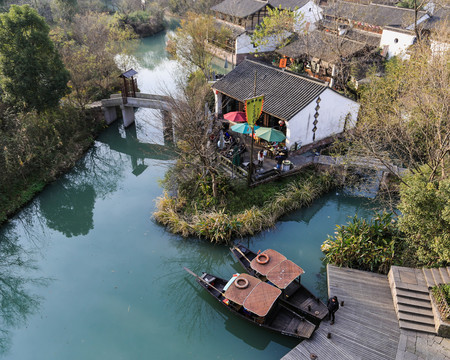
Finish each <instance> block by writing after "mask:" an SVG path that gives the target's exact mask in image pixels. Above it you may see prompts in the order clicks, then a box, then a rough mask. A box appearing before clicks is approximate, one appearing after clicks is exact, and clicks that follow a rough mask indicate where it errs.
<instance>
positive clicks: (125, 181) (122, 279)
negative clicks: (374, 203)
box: [0, 34, 370, 360]
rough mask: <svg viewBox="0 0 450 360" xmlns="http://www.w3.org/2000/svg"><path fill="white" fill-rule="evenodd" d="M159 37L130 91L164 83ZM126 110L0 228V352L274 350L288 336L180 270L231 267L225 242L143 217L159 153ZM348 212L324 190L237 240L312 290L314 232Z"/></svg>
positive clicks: (316, 250)
mask: <svg viewBox="0 0 450 360" xmlns="http://www.w3.org/2000/svg"><path fill="white" fill-rule="evenodd" d="M164 40H165V34H159V35H157V36H154V37H152V38H147V39H144V40H142V41H141V46H140V48H139V49H138V51H137V52H136V57H137V60H138V62H139V64H140V66H139V67H138V70H139V75H138V81H139V86H140V88H141V90H142V91H144V92H161V88H160V87H158V86H160V85H161V84H163V85H164V86H165V87H166V88H168V89H173V88H174V85H173V84H174V81H173V80H171V79H172V77H171V76H173V74H175V69H176V63H175V62H174V61H170V60H168V59H167V57H166V55H165V53H164ZM175 76H176V75H175ZM136 118H137V124H136V127H134V126H133V127H131V129H129V130H128V129H127V130H124V129H123V127H122V125H121V124H120V123H119V124H114V125H112V126H111V127H110V128H108V129H106V130H105V131H104V132H103V133H102V134H101V136H100V137H99V138H98V140H97V141H96V143H95V145H94V146H93V148H92V149H91V150H90V151H89V152H88V153H87V154H86V156H85V157H84V158H83V159H82V160H80V161H79V162H78V164H77V165H76V167H75V168H74V169H73V170H72V171H70V172H69V173H68V174H66V175H64V176H63V177H62V178H61V179H59V180H58V181H56V182H54V183H53V184H50V185H49V186H47V187H46V189H45V190H44V191H43V192H42V193H41V194H40V195H38V196H37V197H36V198H35V199H34V200H33V201H32V202H31V203H30V204H29V205H28V206H26V207H25V208H24V209H23V210H22V211H21V212H20V213H19V214H18V215H17V216H16V217H15V218H14V219H13V220H12V221H11V222H10V223H8V224H7V225H5V226H3V228H1V229H0V240H1V242H0V245H1V247H0V252H1V253H0V299H1V332H0V347H1V357H2V358H4V359H20V360H22V359H24V360H26V359H45V360H52V359H58V360H71V359H74V360H75V359H77V360H80V359H105V360H116V359H259V360H262V359H279V358H281V357H282V356H284V355H285V354H286V353H287V352H288V351H289V350H290V349H291V348H293V347H294V346H295V345H297V343H298V341H296V340H295V339H292V338H287V337H283V336H281V335H278V334H274V333H271V332H269V331H266V330H264V329H261V328H259V327H256V326H254V325H253V324H248V323H247V322H246V321H245V320H242V319H240V318H236V317H234V316H233V314H231V313H228V312H227V310H226V309H224V308H223V307H222V306H221V305H220V304H218V303H216V301H215V300H214V299H212V298H210V297H209V295H208V294H206V292H204V291H202V289H201V288H200V286H199V285H198V284H197V283H196V282H195V280H194V279H193V278H192V277H191V276H190V275H188V274H187V273H186V272H184V271H183V269H182V267H183V266H187V267H189V268H190V269H192V270H193V271H195V272H197V273H201V271H208V272H211V273H214V274H217V275H219V276H221V277H229V276H231V274H232V273H234V272H236V271H242V269H240V268H239V266H238V264H237V263H236V262H235V261H234V260H233V258H232V257H231V255H230V253H229V250H228V248H227V247H226V246H219V245H214V244H210V243H207V242H205V241H200V240H196V239H183V238H181V237H179V236H175V235H172V234H170V233H168V232H167V231H166V230H165V229H164V228H163V227H161V226H159V225H158V224H157V223H156V222H155V221H154V220H153V219H152V212H153V211H154V210H155V201H154V200H155V199H156V198H157V197H158V196H160V195H161V194H162V189H161V187H160V186H159V183H158V181H159V180H160V179H161V178H162V177H163V176H164V173H165V171H166V169H167V166H168V165H169V164H170V163H171V161H173V157H172V153H171V151H170V149H167V148H166V147H164V146H163V142H162V141H163V140H162V136H161V135H160V133H158V127H157V126H153V124H155V123H157V121H156V120H155V118H156V116H155V113H154V112H153V111H152V110H139V111H138V113H137V117H136ZM149 139H150V140H152V142H155V141H156V144H154V143H152V144H148V143H145V142H146V141H147V142H148V141H149ZM355 212H356V213H358V214H359V215H364V216H366V215H367V216H368V215H369V214H370V206H369V204H368V203H366V202H365V201H364V200H363V199H361V198H356V197H349V196H344V195H341V194H337V193H335V192H333V193H331V194H328V195H326V196H324V197H322V198H321V199H319V200H317V201H315V202H314V203H313V205H312V206H311V207H309V208H306V209H302V210H299V211H297V212H295V213H292V214H290V215H289V216H285V217H284V218H283V219H281V221H280V222H278V224H277V226H276V228H274V229H271V230H268V231H265V232H263V233H261V234H259V235H257V236H254V237H252V238H248V239H243V240H242V241H243V242H244V243H245V244H246V245H247V246H249V247H251V248H253V249H256V250H258V249H261V250H263V249H266V248H269V247H272V248H274V249H276V250H278V251H280V252H282V253H284V254H285V255H286V256H287V257H288V258H289V259H291V260H293V261H294V262H296V263H298V264H299V265H300V266H302V267H303V268H304V269H305V271H306V274H305V275H303V277H302V281H303V282H304V284H305V285H306V286H307V287H308V288H309V289H310V290H312V291H313V292H315V293H316V294H319V295H320V296H321V297H322V298H325V297H326V277H325V272H324V266H323V264H322V262H321V260H320V258H321V256H322V254H321V251H320V245H321V244H322V242H323V241H324V240H325V239H326V237H327V234H331V233H333V231H334V228H335V224H343V223H345V222H347V221H348V216H351V215H353V214H354V213H355Z"/></svg>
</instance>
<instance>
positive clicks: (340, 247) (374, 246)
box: [321, 213, 402, 274]
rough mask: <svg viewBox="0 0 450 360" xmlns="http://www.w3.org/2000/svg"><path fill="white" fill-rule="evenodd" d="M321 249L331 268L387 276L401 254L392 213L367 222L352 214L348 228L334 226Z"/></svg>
mask: <svg viewBox="0 0 450 360" xmlns="http://www.w3.org/2000/svg"><path fill="white" fill-rule="evenodd" d="M321 249H322V251H323V252H324V253H325V259H326V261H327V262H328V263H331V264H333V265H337V266H345V267H350V268H354V269H359V270H369V271H374V272H379V273H383V274H387V272H388V271H389V268H390V266H391V265H392V264H395V263H396V260H397V257H398V255H397V253H398V252H399V253H401V250H402V238H401V235H400V233H399V231H398V229H397V226H396V223H395V221H394V220H393V215H392V214H391V213H380V214H376V215H375V216H374V218H373V219H371V220H369V221H367V220H365V219H362V218H358V216H356V215H355V216H354V217H353V218H352V220H351V221H350V222H349V223H347V225H343V226H340V225H337V226H336V231H335V235H334V236H330V235H328V239H327V240H326V241H325V242H324V243H323V245H322V248H321Z"/></svg>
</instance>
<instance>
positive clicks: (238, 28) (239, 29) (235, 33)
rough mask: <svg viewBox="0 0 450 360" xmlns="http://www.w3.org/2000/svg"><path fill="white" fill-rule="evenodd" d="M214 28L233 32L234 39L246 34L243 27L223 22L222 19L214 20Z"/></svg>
mask: <svg viewBox="0 0 450 360" xmlns="http://www.w3.org/2000/svg"><path fill="white" fill-rule="evenodd" d="M214 26H215V27H216V28H217V29H220V28H227V29H229V30H230V31H231V36H232V38H233V39H236V38H237V37H238V36H239V35H241V34H243V33H245V28H244V27H242V26H238V25H235V24H232V23H229V22H227V21H223V20H220V19H214Z"/></svg>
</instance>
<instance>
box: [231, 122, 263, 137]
mask: <svg viewBox="0 0 450 360" xmlns="http://www.w3.org/2000/svg"><path fill="white" fill-rule="evenodd" d="M256 129H259V126H258V125H255V130H256ZM231 130H233V131H234V132H237V133H240V134H251V133H252V128H251V127H250V125H249V124H248V123H243V124H236V125H233V126H232V127H231Z"/></svg>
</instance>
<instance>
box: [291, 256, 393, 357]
mask: <svg viewBox="0 0 450 360" xmlns="http://www.w3.org/2000/svg"><path fill="white" fill-rule="evenodd" d="M327 270H328V271H327V272H328V293H329V295H330V296H334V295H336V296H337V297H338V300H339V302H341V301H344V306H341V307H340V309H339V310H338V312H337V313H336V323H335V324H334V325H330V323H329V322H328V321H324V322H322V324H321V325H320V328H319V329H318V330H317V331H316V333H315V334H314V335H313V336H312V337H311V339H309V340H305V341H303V342H302V343H300V344H299V345H298V346H297V347H296V348H295V349H293V350H292V351H291V352H289V353H288V354H287V355H285V356H284V357H283V360H297V359H309V358H310V354H311V353H314V354H315V355H317V358H318V359H321V360H326V359H330V360H352V359H371V360H372V359H373V360H386V359H395V357H396V354H397V349H398V343H399V338H400V329H399V327H398V321H397V316H396V314H395V310H394V305H393V302H392V295H391V291H390V288H389V283H388V280H387V277H386V276H384V275H379V274H374V273H369V272H365V271H359V270H353V269H347V268H338V267H335V266H331V265H328V268H327ZM328 333H331V338H330V339H328V338H327V334H328Z"/></svg>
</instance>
